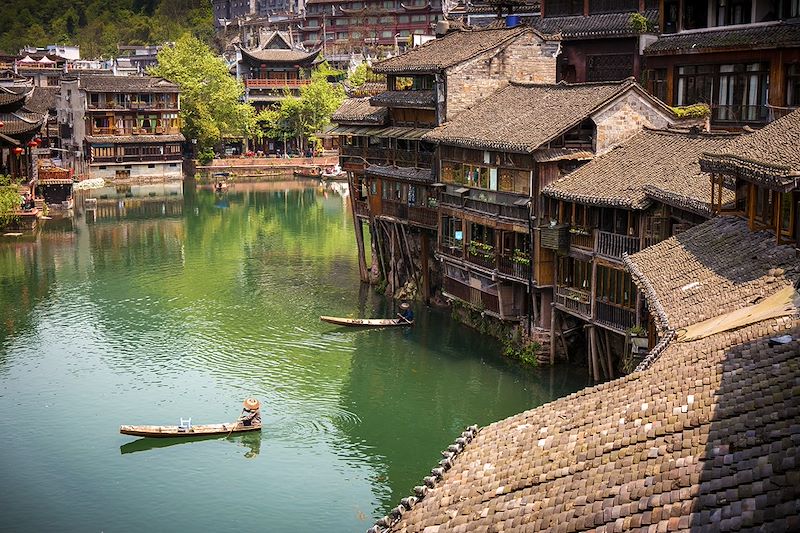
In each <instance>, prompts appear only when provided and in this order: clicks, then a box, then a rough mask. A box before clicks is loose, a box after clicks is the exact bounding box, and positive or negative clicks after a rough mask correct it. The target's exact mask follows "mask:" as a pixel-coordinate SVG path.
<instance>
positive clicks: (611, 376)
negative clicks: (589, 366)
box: [603, 329, 614, 379]
mask: <svg viewBox="0 0 800 533" xmlns="http://www.w3.org/2000/svg"><path fill="white" fill-rule="evenodd" d="M603 333H604V335H605V338H606V358H607V360H608V379H614V362H613V358H612V357H611V339H610V338H609V335H610V333H609V332H608V330H607V329H606V330H603Z"/></svg>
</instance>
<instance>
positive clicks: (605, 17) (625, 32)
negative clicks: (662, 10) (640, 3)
mask: <svg viewBox="0 0 800 533" xmlns="http://www.w3.org/2000/svg"><path fill="white" fill-rule="evenodd" d="M643 15H644V16H645V17H646V18H647V20H649V21H650V23H651V24H653V26H654V27H657V26H658V10H657V9H651V10H648V11H645V12H644V13H643ZM630 18H631V13H603V14H597V15H589V16H588V17H584V16H582V15H577V16H571V17H544V18H538V19H536V20H535V21H534V23H533V27H534V28H536V29H538V30H539V31H541V32H542V33H549V34H557V33H560V34H561V38H562V39H595V38H598V37H629V36H630V37H635V36H638V33H636V32H635V31H634V29H633V26H631V23H630Z"/></svg>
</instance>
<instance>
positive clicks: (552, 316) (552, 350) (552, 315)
mask: <svg viewBox="0 0 800 533" xmlns="http://www.w3.org/2000/svg"><path fill="white" fill-rule="evenodd" d="M557 314H558V310H557V309H555V308H553V309H551V310H550V364H551V365H554V364H555V363H556V315H557Z"/></svg>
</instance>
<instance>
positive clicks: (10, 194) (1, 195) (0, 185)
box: [0, 174, 20, 228]
mask: <svg viewBox="0 0 800 533" xmlns="http://www.w3.org/2000/svg"><path fill="white" fill-rule="evenodd" d="M19 206H20V197H19V190H18V186H17V183H16V182H14V180H12V179H11V176H4V175H2V174H0V228H2V227H3V226H5V225H6V224H8V223H9V222H12V221H13V220H14V218H15V215H14V211H16V210H17V208H19Z"/></svg>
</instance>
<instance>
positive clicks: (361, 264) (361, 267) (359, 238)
mask: <svg viewBox="0 0 800 533" xmlns="http://www.w3.org/2000/svg"><path fill="white" fill-rule="evenodd" d="M353 228H354V229H355V232H356V246H357V247H358V275H359V276H360V277H361V281H363V282H365V283H366V282H367V281H369V275H368V274H367V259H366V250H364V226H363V224H362V222H361V219H360V218H358V217H357V216H356V215H355V213H353Z"/></svg>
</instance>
